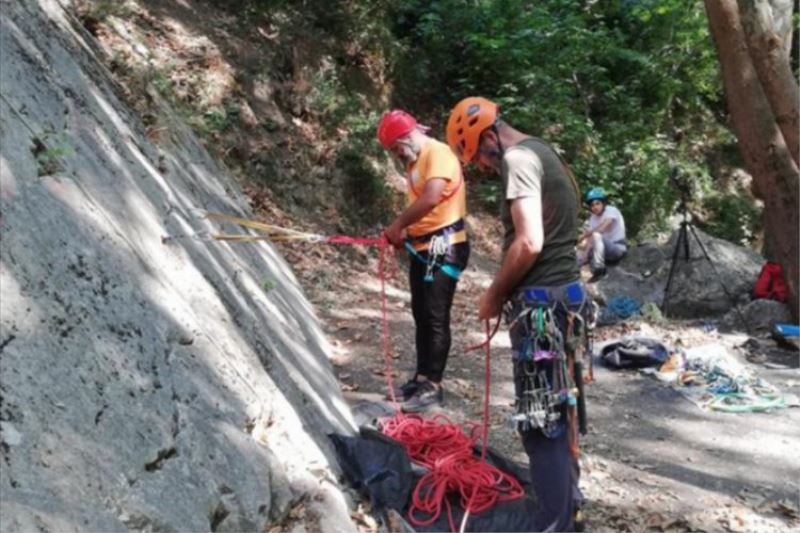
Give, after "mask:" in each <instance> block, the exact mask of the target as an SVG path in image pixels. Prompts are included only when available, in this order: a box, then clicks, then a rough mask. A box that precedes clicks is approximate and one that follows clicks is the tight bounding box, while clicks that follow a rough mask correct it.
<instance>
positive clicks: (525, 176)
mask: <svg viewBox="0 0 800 533" xmlns="http://www.w3.org/2000/svg"><path fill="white" fill-rule="evenodd" d="M447 142H448V144H449V145H450V147H451V148H452V149H453V151H454V152H456V154H457V155H458V156H459V159H460V160H461V162H462V163H463V164H467V163H470V162H472V163H476V164H477V165H478V166H479V167H480V168H481V169H482V170H488V171H493V172H495V173H497V174H499V175H500V176H501V178H502V181H503V192H504V195H503V199H502V203H501V219H502V222H503V226H504V229H505V238H504V242H503V260H502V264H501V266H500V270H499V271H498V272H497V274H496V275H495V277H494V281H493V282H492V284H491V286H490V287H489V288H488V289H487V290H486V292H485V293H484V294H483V296H482V297H481V300H480V303H479V310H478V317H479V318H480V319H482V320H488V319H490V318H492V317H495V316H498V315H499V314H500V313H501V311H502V309H503V305H504V304H505V303H508V305H507V307H506V310H507V312H508V320H509V323H510V330H509V334H510V337H511V349H512V358H513V361H514V385H515V392H516V397H517V399H516V412H515V414H514V415H513V416H512V421H514V423H515V425H516V427H517V430H518V431H519V433H520V436H521V437H522V444H523V447H524V448H525V452H526V453H527V455H528V458H529V461H530V472H531V481H532V485H533V488H534V491H535V493H536V499H537V503H538V509H537V513H536V514H535V516H534V522H535V526H536V529H535V531H569V530H572V529H573V528H574V527H576V518H577V517H578V508H579V505H580V499H581V496H580V491H579V489H578V473H579V471H578V462H577V431H576V412H577V409H576V407H575V406H576V405H578V406H579V405H581V404H580V402H579V400H578V396H577V394H576V393H575V391H576V390H579V389H578V388H577V386H576V381H574V380H575V379H577V378H575V377H574V376H575V372H574V371H573V370H570V369H568V368H577V367H575V366H574V358H575V356H576V355H575V347H576V346H578V339H579V337H578V334H577V332H578V331H579V330H580V328H579V327H578V326H576V325H577V324H580V323H583V320H584V317H583V314H584V310H585V309H587V308H588V305H587V304H586V296H585V291H584V287H583V284H582V283H581V282H580V281H579V272H578V266H577V262H576V258H575V244H576V241H577V236H578V205H579V200H578V196H579V195H578V190H577V185H576V184H575V182H574V180H573V179H572V176H571V174H570V172H569V170H568V168H567V167H566V165H565V164H564V163H563V162H562V161H561V159H560V158H559V156H558V154H556V152H555V151H554V150H553V149H552V148H551V147H550V146H549V145H548V144H547V143H545V142H544V141H542V140H539V139H536V138H533V137H530V136H528V135H525V134H523V133H522V132H520V131H517V130H516V129H514V128H512V127H511V126H510V125H508V124H507V123H506V122H504V121H503V120H501V118H500V113H499V108H498V106H497V105H496V104H494V103H493V102H491V101H489V100H486V99H485V98H479V97H470V98H466V99H464V100H462V101H461V102H459V103H458V104H457V105H456V106H455V108H454V109H453V111H452V112H451V114H450V119H449V120H448V123H447ZM583 339H584V341H585V337H583ZM570 363H572V367H571V366H570Z"/></svg>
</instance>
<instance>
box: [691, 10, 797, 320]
mask: <svg viewBox="0 0 800 533" xmlns="http://www.w3.org/2000/svg"><path fill="white" fill-rule="evenodd" d="M705 5H706V11H707V13H708V22H709V27H710V29H711V34H712V36H713V38H714V42H715V44H716V47H717V54H718V55H719V60H720V66H721V69H722V77H723V82H724V85H725V95H726V99H727V102H728V109H729V112H730V117H731V122H732V126H733V130H734V133H735V134H736V138H737V140H738V143H739V149H740V150H741V152H742V157H743V158H744V161H745V166H746V167H747V170H748V171H749V172H750V174H751V175H752V176H753V180H754V181H755V183H756V186H757V189H758V190H759V191H760V192H761V194H762V196H763V200H764V229H765V231H766V232H768V233H769V234H770V236H771V237H772V238H773V239H772V242H773V244H774V246H775V248H776V249H775V250H774V253H775V257H776V259H777V260H778V262H779V263H780V264H781V265H782V266H783V268H784V271H785V276H786V283H787V285H788V286H789V294H790V305H791V309H792V314H793V315H794V317H795V320H797V319H798V299H797V297H798V293H797V290H798V284H800V272H798V262H799V260H800V258H799V256H800V245H798V240H800V217H799V216H798V211H799V210H798V204H799V203H800V171H798V165H797V164H796V163H795V161H794V159H793V158H792V156H791V154H790V151H789V149H788V147H787V145H786V140H785V139H784V136H783V134H782V133H781V130H780V128H779V127H778V124H777V122H776V120H775V115H774V114H773V112H772V109H771V107H770V105H769V102H768V100H767V96H766V95H765V92H764V89H763V87H762V84H761V81H760V80H759V76H758V72H757V71H756V68H755V66H754V64H753V60H754V58H752V57H751V56H750V53H749V51H748V47H747V44H746V42H745V34H744V28H743V27H742V22H741V19H740V14H739V8H738V5H737V2H736V0H705Z"/></svg>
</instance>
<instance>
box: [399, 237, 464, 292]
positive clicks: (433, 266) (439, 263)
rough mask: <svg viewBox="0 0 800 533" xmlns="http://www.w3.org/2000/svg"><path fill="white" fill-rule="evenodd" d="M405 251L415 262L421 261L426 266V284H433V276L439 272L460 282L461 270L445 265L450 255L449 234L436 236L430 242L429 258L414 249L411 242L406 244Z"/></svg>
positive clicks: (454, 266) (448, 264)
mask: <svg viewBox="0 0 800 533" xmlns="http://www.w3.org/2000/svg"><path fill="white" fill-rule="evenodd" d="M405 249H406V251H407V252H408V255H410V256H411V257H412V258H413V259H414V260H416V261H419V262H420V263H422V264H424V265H425V277H424V278H423V279H424V280H425V281H426V282H428V283H431V282H432V281H433V276H434V274H435V273H436V272H437V271H439V270H440V271H441V272H442V273H443V274H445V275H447V276H449V277H451V278H453V279H454V280H456V281H458V279H459V278H460V277H461V269H460V268H458V267H457V266H456V265H452V264H450V263H445V260H446V259H447V256H448V254H449V253H450V237H449V235H448V234H442V235H434V236H433V237H431V240H430V248H429V249H428V250H427V256H428V257H427V258H426V257H424V256H423V255H422V254H421V253H419V252H418V251H417V250H415V249H414V246H413V245H412V244H411V241H410V240H407V241H406V242H405Z"/></svg>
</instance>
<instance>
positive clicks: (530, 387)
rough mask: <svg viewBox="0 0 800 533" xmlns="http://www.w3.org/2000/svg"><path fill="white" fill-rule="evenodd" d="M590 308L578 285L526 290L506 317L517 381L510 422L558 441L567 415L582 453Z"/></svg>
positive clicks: (510, 307)
mask: <svg viewBox="0 0 800 533" xmlns="http://www.w3.org/2000/svg"><path fill="white" fill-rule="evenodd" d="M590 310H591V305H590V304H589V303H588V302H587V298H586V291H585V289H584V287H583V284H582V283H581V282H579V281H576V282H573V283H570V284H567V285H562V286H558V287H542V286H533V287H523V288H522V289H520V290H519V291H518V292H517V293H516V295H515V297H514V298H513V299H512V300H511V301H510V302H509V309H508V313H507V317H508V319H509V329H510V330H511V331H512V335H515V336H517V339H521V342H517V343H514V344H515V345H516V348H515V349H514V353H513V359H514V366H515V368H514V375H515V380H516V381H517V387H516V388H517V398H516V412H515V413H514V414H513V415H512V416H511V422H512V423H513V424H514V425H515V426H516V428H517V429H518V430H520V431H529V430H533V429H539V430H541V431H542V433H543V434H544V435H545V436H546V437H549V438H554V437H556V436H558V435H557V434H558V432H559V431H560V429H559V428H560V427H563V426H561V425H560V424H559V421H560V420H561V418H562V416H563V415H564V414H565V413H566V414H567V416H568V417H569V425H570V426H571V432H572V433H573V442H572V447H573V453H576V454H577V435H574V430H575V429H576V428H575V422H576V420H575V418H576V417H575V415H577V429H578V430H579V431H580V433H581V434H585V433H586V403H585V398H584V391H583V384H584V380H583V364H584V359H585V358H587V356H588V357H589V358H590V357H591V353H590V352H589V350H588V346H589V341H590V331H589V329H590V328H589V327H588V325H587V317H588V313H589V312H590Z"/></svg>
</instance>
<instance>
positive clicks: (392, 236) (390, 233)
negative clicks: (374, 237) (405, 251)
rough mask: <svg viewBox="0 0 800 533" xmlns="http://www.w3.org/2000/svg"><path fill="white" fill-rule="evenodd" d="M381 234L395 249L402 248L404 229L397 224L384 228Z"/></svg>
mask: <svg viewBox="0 0 800 533" xmlns="http://www.w3.org/2000/svg"><path fill="white" fill-rule="evenodd" d="M383 233H384V235H386V238H387V239H388V240H389V242H390V243H392V246H394V247H395V248H400V247H401V246H403V241H405V240H406V229H405V228H403V227H401V226H400V225H399V224H397V222H394V223H393V224H392V225H391V226H389V227H388V228H386V231H384V232H383Z"/></svg>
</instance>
